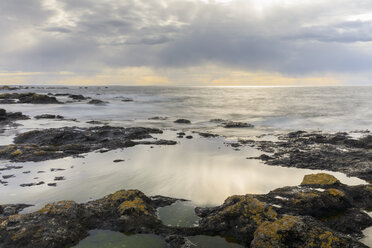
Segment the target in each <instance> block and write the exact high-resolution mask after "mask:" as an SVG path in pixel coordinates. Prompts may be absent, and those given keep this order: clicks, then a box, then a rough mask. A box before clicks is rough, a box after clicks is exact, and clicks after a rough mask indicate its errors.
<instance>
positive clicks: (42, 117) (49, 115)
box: [34, 114, 64, 119]
mask: <svg viewBox="0 0 372 248" xmlns="http://www.w3.org/2000/svg"><path fill="white" fill-rule="evenodd" d="M34 118H35V119H63V118H64V117H63V116H61V115H52V114H43V115H36V116H35V117H34Z"/></svg>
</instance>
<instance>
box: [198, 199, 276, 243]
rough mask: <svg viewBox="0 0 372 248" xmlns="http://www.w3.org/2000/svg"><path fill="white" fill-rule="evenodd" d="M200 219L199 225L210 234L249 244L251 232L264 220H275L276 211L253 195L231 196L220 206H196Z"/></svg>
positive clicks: (251, 236)
mask: <svg viewBox="0 0 372 248" xmlns="http://www.w3.org/2000/svg"><path fill="white" fill-rule="evenodd" d="M195 212H196V214H197V215H198V216H199V217H201V218H202V219H201V220H200V221H199V226H200V228H201V229H203V231H204V232H207V233H208V234H210V235H220V236H222V237H232V238H234V239H237V240H239V241H240V242H242V243H243V244H250V242H251V241H252V240H253V233H254V232H255V230H256V229H257V228H258V226H259V225H261V224H262V223H263V222H265V221H275V220H276V218H277V215H278V214H277V213H276V211H275V210H274V209H273V208H272V207H271V206H270V205H268V204H266V203H265V202H261V201H259V200H257V199H256V198H255V197H254V196H251V195H245V196H231V197H229V198H227V199H226V200H225V202H224V203H223V205H222V206H219V207H215V208H196V209H195Z"/></svg>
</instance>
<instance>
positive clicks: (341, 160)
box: [239, 131, 372, 182]
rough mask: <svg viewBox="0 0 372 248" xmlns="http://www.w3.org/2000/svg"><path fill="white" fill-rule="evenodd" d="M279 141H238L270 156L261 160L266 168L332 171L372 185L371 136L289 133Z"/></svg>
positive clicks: (280, 137)
mask: <svg viewBox="0 0 372 248" xmlns="http://www.w3.org/2000/svg"><path fill="white" fill-rule="evenodd" d="M278 138H279V141H251V142H249V143H247V142H243V141H239V143H241V144H247V145H250V146H254V147H255V148H257V149H259V150H261V151H264V152H267V153H272V154H270V155H267V156H263V157H260V158H261V159H262V160H263V161H265V163H266V164H268V165H278V166H286V167H296V168H306V169H315V170H331V171H338V172H342V173H345V174H347V175H348V176H357V177H359V178H362V179H364V180H367V181H368V182H372V155H371V152H370V149H371V147H372V135H367V136H364V137H362V138H360V139H353V138H351V137H349V135H348V134H347V133H336V134H326V133H320V132H311V133H308V132H304V131H297V132H290V133H288V134H283V135H280V136H279V137H278Z"/></svg>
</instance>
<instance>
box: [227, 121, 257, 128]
mask: <svg viewBox="0 0 372 248" xmlns="http://www.w3.org/2000/svg"><path fill="white" fill-rule="evenodd" d="M223 127H224V128H251V127H254V125H252V124H249V123H246V122H234V121H230V122H227V123H223Z"/></svg>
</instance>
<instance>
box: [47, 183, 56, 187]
mask: <svg viewBox="0 0 372 248" xmlns="http://www.w3.org/2000/svg"><path fill="white" fill-rule="evenodd" d="M47 185H48V186H49V187H56V186H57V183H48V184H47Z"/></svg>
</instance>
